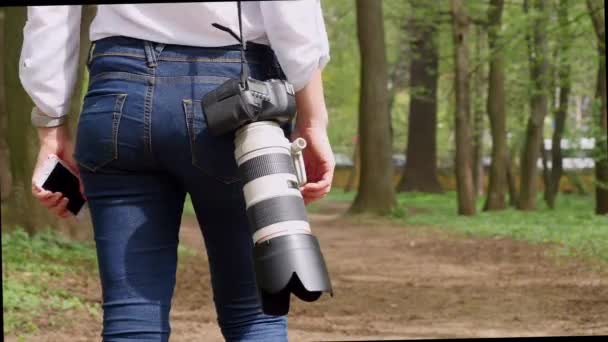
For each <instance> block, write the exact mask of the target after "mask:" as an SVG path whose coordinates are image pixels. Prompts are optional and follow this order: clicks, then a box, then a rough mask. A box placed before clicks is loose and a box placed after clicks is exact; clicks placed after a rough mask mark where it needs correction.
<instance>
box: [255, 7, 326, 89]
mask: <svg viewBox="0 0 608 342" xmlns="http://www.w3.org/2000/svg"><path fill="white" fill-rule="evenodd" d="M260 8H261V10H262V17H263V20H264V27H265V29H266V35H267V36H268V40H269V42H270V46H271V47H272V48H273V50H274V51H275V53H276V55H277V58H278V60H279V63H280V64H281V68H282V69H283V71H284V72H285V75H286V76H287V80H288V81H289V82H291V83H292V84H293V86H294V88H295V90H296V91H297V90H300V89H302V88H304V87H305V86H306V85H307V84H308V82H309V81H310V79H311V77H312V73H313V71H314V70H315V69H316V68H320V69H322V68H324V67H325V65H326V64H327V63H328V62H329V58H330V57H329V42H328V39H327V32H326V30H325V22H324V20H323V13H322V11H321V2H320V0H298V1H261V2H260Z"/></svg>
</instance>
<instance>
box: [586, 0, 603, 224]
mask: <svg viewBox="0 0 608 342" xmlns="http://www.w3.org/2000/svg"><path fill="white" fill-rule="evenodd" d="M604 7H605V2H604V1H602V0H587V8H588V10H589V15H590V16H591V20H592V21H593V27H594V29H595V34H596V36H597V51H598V57H599V58H598V64H599V66H598V71H597V89H596V95H595V98H596V103H597V104H596V105H595V106H594V108H597V109H596V110H595V111H594V112H595V113H596V116H597V122H598V126H599V128H600V129H599V132H598V133H597V135H596V137H595V143H596V150H597V151H596V155H597V156H596V158H595V179H596V186H595V213H596V214H598V215H606V214H608V146H607V144H608V127H607V120H608V118H607V115H608V114H607V112H606V96H607V94H606V31H605V30H606V19H605V17H604V11H605V8H604Z"/></svg>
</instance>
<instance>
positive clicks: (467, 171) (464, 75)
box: [450, 0, 475, 215]
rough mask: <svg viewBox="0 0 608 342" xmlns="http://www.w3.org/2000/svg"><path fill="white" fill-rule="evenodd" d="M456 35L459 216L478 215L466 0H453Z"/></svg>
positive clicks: (452, 8)
mask: <svg viewBox="0 0 608 342" xmlns="http://www.w3.org/2000/svg"><path fill="white" fill-rule="evenodd" d="M450 8H451V15H452V36H453V40H454V89H455V92H456V108H455V113H454V114H455V115H454V121H455V130H456V132H455V137H456V138H455V139H456V158H455V159H456V162H455V165H454V167H455V168H456V187H457V191H458V214H460V215H474V214H475V194H474V186H473V175H472V167H471V166H472V165H471V163H472V160H471V153H472V148H471V128H470V111H471V109H470V108H471V101H470V88H469V52H468V49H469V25H470V18H469V17H468V15H467V13H466V9H465V7H464V4H463V1H462V0H450Z"/></svg>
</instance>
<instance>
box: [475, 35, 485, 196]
mask: <svg viewBox="0 0 608 342" xmlns="http://www.w3.org/2000/svg"><path fill="white" fill-rule="evenodd" d="M482 49H483V37H482V27H480V26H476V27H475V60H476V61H477V63H481V51H482ZM483 71H484V68H483V66H482V65H480V66H479V68H478V70H477V71H476V72H475V76H474V78H473V80H474V86H473V89H474V94H475V95H474V101H473V103H474V106H473V108H474V109H473V113H474V114H473V186H474V188H475V189H474V194H475V196H477V195H483V190H484V189H483V185H484V168H483V134H484V122H483V121H484V120H483V118H484V113H483V111H484V108H483V100H484V90H483V83H484V78H483Z"/></svg>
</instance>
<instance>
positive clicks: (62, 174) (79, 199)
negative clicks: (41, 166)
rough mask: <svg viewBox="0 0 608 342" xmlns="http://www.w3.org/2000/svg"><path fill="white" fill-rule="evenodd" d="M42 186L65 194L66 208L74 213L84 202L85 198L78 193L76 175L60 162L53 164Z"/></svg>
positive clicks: (78, 185) (78, 187) (78, 186)
mask: <svg viewBox="0 0 608 342" xmlns="http://www.w3.org/2000/svg"><path fill="white" fill-rule="evenodd" d="M42 188H44V189H46V190H49V191H52V192H61V193H62V194H63V195H64V196H66V197H67V198H68V199H69V202H68V206H67V209H68V210H69V211H71V212H72V214H74V215H76V214H78V212H79V211H80V209H81V208H82V206H83V205H84V203H85V199H84V197H83V196H82V194H81V193H80V183H79V181H78V177H76V176H74V174H73V173H72V172H70V170H68V169H66V168H65V166H63V165H61V163H57V164H56V165H55V168H53V171H51V174H50V175H49V177H48V178H47V180H46V181H45V182H44V184H42Z"/></svg>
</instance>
